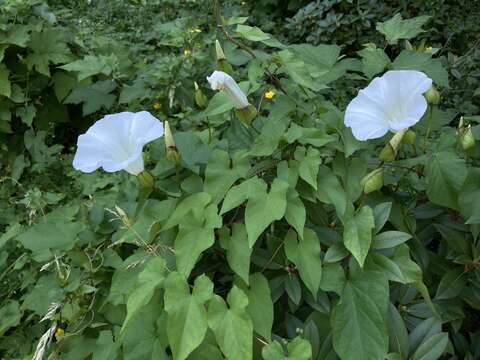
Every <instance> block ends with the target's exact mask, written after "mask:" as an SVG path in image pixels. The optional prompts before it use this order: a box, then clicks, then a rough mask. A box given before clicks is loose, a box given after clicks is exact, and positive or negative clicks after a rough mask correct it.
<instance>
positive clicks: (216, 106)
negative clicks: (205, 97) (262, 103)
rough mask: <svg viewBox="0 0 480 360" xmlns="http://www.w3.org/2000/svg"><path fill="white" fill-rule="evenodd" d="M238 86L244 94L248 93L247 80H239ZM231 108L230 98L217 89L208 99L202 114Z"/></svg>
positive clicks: (211, 114) (221, 111) (220, 112)
mask: <svg viewBox="0 0 480 360" xmlns="http://www.w3.org/2000/svg"><path fill="white" fill-rule="evenodd" d="M237 82H238V79H237ZM238 86H240V89H242V91H243V92H244V93H245V94H248V90H249V87H250V83H249V82H248V81H242V82H239V83H238ZM232 109H233V103H232V101H231V100H230V98H229V97H228V96H227V95H226V94H225V93H224V92H223V91H219V92H218V93H216V94H215V95H214V96H213V98H212V99H211V100H210V101H209V103H208V105H207V108H206V109H205V111H204V115H205V116H215V115H220V114H223V113H225V112H227V111H230V110H232Z"/></svg>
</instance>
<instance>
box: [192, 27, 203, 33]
mask: <svg viewBox="0 0 480 360" xmlns="http://www.w3.org/2000/svg"><path fill="white" fill-rule="evenodd" d="M189 31H190V32H191V33H201V32H202V29H199V28H194V29H190V30H189Z"/></svg>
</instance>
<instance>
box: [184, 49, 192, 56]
mask: <svg viewBox="0 0 480 360" xmlns="http://www.w3.org/2000/svg"><path fill="white" fill-rule="evenodd" d="M191 53H192V52H191V51H190V50H188V49H185V50H183V55H184V56H189V55H190V54H191Z"/></svg>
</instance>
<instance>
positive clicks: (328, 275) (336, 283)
mask: <svg viewBox="0 0 480 360" xmlns="http://www.w3.org/2000/svg"><path fill="white" fill-rule="evenodd" d="M345 281H346V278H345V271H344V270H343V267H342V266H341V265H340V264H339V263H333V264H324V265H323V269H322V281H321V282H320V289H322V290H323V291H334V292H336V293H337V294H338V295H341V293H342V290H343V288H344V286H345Z"/></svg>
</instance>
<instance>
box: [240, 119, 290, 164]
mask: <svg viewBox="0 0 480 360" xmlns="http://www.w3.org/2000/svg"><path fill="white" fill-rule="evenodd" d="M288 121H289V119H288V118H274V117H268V119H267V123H266V124H265V125H264V126H263V127H262V130H261V133H260V135H259V136H257V137H256V138H255V142H254V144H253V147H252V149H251V150H250V152H249V154H250V155H252V156H268V155H271V154H272V153H273V152H274V151H275V150H276V149H277V147H278V143H279V142H280V140H281V138H282V137H283V135H284V134H285V130H286V129H287V125H288Z"/></svg>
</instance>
